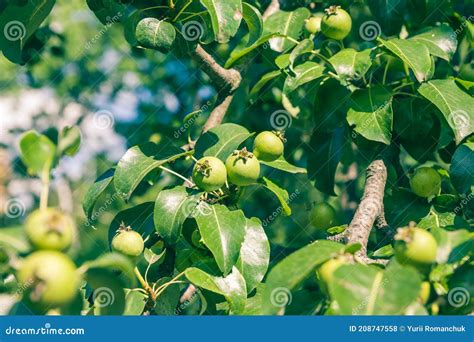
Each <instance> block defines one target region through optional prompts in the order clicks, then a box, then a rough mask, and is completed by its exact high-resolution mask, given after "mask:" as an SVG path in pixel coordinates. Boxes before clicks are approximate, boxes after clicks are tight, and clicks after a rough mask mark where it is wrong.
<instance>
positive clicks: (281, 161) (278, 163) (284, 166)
mask: <svg viewBox="0 0 474 342" xmlns="http://www.w3.org/2000/svg"><path fill="white" fill-rule="evenodd" d="M260 164H263V165H266V166H269V167H271V168H274V169H278V170H281V171H285V172H288V173H306V169H304V168H302V167H298V166H295V165H292V164H290V163H288V162H287V161H286V160H285V158H284V157H283V156H281V157H280V158H278V159H276V160H274V161H270V162H266V161H263V160H261V161H260Z"/></svg>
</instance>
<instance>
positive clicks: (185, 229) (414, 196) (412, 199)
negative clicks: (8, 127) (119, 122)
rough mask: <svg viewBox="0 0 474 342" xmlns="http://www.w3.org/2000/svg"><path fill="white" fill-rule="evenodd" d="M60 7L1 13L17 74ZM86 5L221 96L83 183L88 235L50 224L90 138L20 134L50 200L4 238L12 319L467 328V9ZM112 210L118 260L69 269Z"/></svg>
mask: <svg viewBox="0 0 474 342" xmlns="http://www.w3.org/2000/svg"><path fill="white" fill-rule="evenodd" d="M54 2H55V1H54V0H51V1H50V0H48V1H44V0H43V1H35V0H30V1H18V0H17V1H10V2H8V3H7V4H5V5H1V7H0V27H4V28H5V34H4V35H3V36H0V49H1V51H2V52H3V54H4V56H5V57H6V58H8V59H9V60H10V61H12V62H15V63H18V64H25V63H29V62H30V58H31V55H32V49H33V50H34V49H37V48H38V47H37V46H36V47H35V39H34V37H35V32H36V31H37V30H38V28H39V26H40V25H41V23H42V22H43V21H44V20H45V19H46V18H47V17H48V14H49V12H50V11H51V10H52V8H53V6H54ZM87 6H88V8H89V9H90V10H91V11H92V12H93V13H94V14H95V16H96V17H97V18H98V20H99V21H100V22H101V23H102V24H103V25H106V26H107V27H109V26H113V27H114V28H115V27H116V26H120V29H123V38H124V39H125V40H126V41H127V42H128V44H130V46H131V47H132V49H133V51H138V50H143V49H146V50H148V51H150V50H156V52H155V53H160V54H169V56H170V58H175V59H177V60H180V61H188V60H192V61H193V62H194V63H195V64H194V67H195V69H196V70H195V71H196V72H198V71H199V69H200V70H201V71H203V72H204V73H205V74H207V76H205V77H203V81H204V82H208V83H209V84H210V85H211V86H213V87H214V88H215V89H216V91H217V96H216V99H215V102H214V103H212V104H210V105H209V106H206V108H201V109H199V110H198V111H196V112H192V113H189V114H187V113H184V114H185V115H183V122H182V123H181V126H180V127H179V128H178V129H175V131H174V133H173V132H171V133H170V131H171V130H170V131H168V132H167V134H162V135H160V137H159V138H158V139H150V141H148V140H149V139H147V138H144V139H143V141H142V142H141V143H140V144H138V145H135V146H131V147H130V148H129V149H128V151H127V152H126V153H125V154H124V155H123V156H122V158H121V159H120V161H119V162H118V163H117V164H116V165H111V168H110V169H109V170H107V172H105V173H104V174H103V175H101V176H100V177H98V179H97V180H96V181H95V182H94V183H93V184H90V185H88V186H89V190H88V192H87V194H86V195H85V197H84V198H83V199H82V206H83V209H84V213H85V223H84V218H83V217H82V219H81V220H78V222H77V226H78V227H75V224H74V223H73V221H72V220H71V217H69V216H68V215H67V214H65V213H62V212H61V211H59V210H58V209H54V208H51V207H49V208H48V186H49V183H50V181H51V176H52V171H53V170H54V168H55V167H56V166H57V164H58V162H59V161H60V160H61V158H67V157H71V156H74V155H75V153H77V151H78V150H79V148H80V144H81V134H80V132H79V131H78V129H77V127H66V128H64V129H63V130H62V131H60V132H59V133H58V134H56V135H55V136H51V135H50V134H49V135H48V134H46V133H44V132H36V131H28V132H25V133H23V134H22V136H21V139H20V142H19V147H20V152H21V160H22V163H23V164H24V166H25V167H26V168H27V170H28V172H29V174H30V175H31V176H32V177H39V178H40V179H41V181H42V184H43V191H42V194H41V200H40V208H39V209H38V210H37V211H35V212H33V213H31V214H30V215H29V217H28V219H27V220H26V223H25V227H24V228H23V227H22V228H21V229H10V230H9V229H2V233H1V235H0V245H1V246H2V251H1V262H2V268H1V278H2V280H3V281H4V285H2V291H5V292H10V293H15V291H16V293H18V294H19V295H18V296H17V297H16V298H15V300H16V301H17V303H16V305H15V306H14V307H13V309H12V310H11V313H12V314H22V313H31V312H33V313H40V314H44V313H56V312H57V313H61V314H90V315H105V314H126V315H141V314H144V313H147V314H157V315H175V314H235V315H260V314H327V315H339V314H341V315H351V314H360V315H363V314H367V315H372V314H377V315H393V314H433V315H436V314H468V313H472V311H473V310H474V268H473V264H472V261H471V255H472V251H473V247H474V245H473V235H472V222H473V221H472V218H473V213H474V207H473V203H474V202H473V201H472V196H473V194H472V191H473V185H474V169H473V166H474V141H473V140H472V133H473V131H474V99H473V89H474V88H473V85H474V76H473V75H474V73H473V72H474V70H473V69H472V68H473V67H472V47H473V35H474V26H473V23H472V17H468V13H472V7H471V8H470V9H469V7H468V5H466V4H464V3H463V2H462V1H453V2H452V3H451V2H442V3H440V4H435V3H433V2H431V1H414V0H400V1H397V2H395V4H389V3H388V2H385V3H383V2H380V1H371V0H367V1H359V2H351V1H339V2H335V3H332V2H314V1H291V0H288V1H286V0H285V1H280V2H278V1H271V2H270V1H259V0H257V1H252V0H248V1H242V0H200V1H199V0H166V1H165V0H162V1H160V0H128V1H127V0H87ZM469 10H471V12H469ZM65 25H67V23H65ZM156 81H157V82H158V81H159V80H156ZM186 114H187V115H186ZM206 114H208V119H207V121H206V122H205V123H204V125H202V127H201V125H199V124H197V123H196V118H199V117H201V116H205V115H206ZM158 115H159V114H158ZM224 115H225V117H224ZM198 122H199V120H198ZM223 122H224V123H223ZM262 122H264V124H262ZM183 127H185V128H183ZM174 128H176V127H174ZM138 134H140V132H139V129H138ZM374 166H377V167H374ZM366 168H368V171H367V186H366V187H365V192H364V175H365V169H366ZM372 181H373V183H370V182H372ZM370 184H375V185H374V186H373V187H371V185H370ZM378 188H381V191H379V190H377V189H378ZM107 196H109V198H112V199H113V200H114V201H120V202H121V203H123V205H124V206H123V210H121V211H119V212H111V213H110V214H111V215H112V217H113V219H112V220H111V223H110V227H108V230H107V231H106V232H104V234H105V235H107V237H108V241H109V244H110V251H107V252H105V253H103V254H102V255H101V256H99V257H97V258H96V259H92V260H74V261H73V260H72V259H73V257H72V256H68V250H69V249H70V248H74V247H71V245H73V244H74V241H73V240H74V236H73V235H74V234H77V229H79V230H90V229H101V230H104V227H102V226H100V225H98V224H97V222H96V221H97V213H98V212H100V213H101V214H102V213H103V212H106V211H108V210H109V209H108V206H107V205H105V204H103V203H104V202H103V201H104V197H107ZM315 199H317V202H318V203H314V202H315ZM78 200H79V199H78ZM356 202H357V203H360V206H359V209H358V211H357V213H356V215H355V216H354V219H353V220H351V218H352V216H353V215H354V210H355V208H356V207H357V205H356ZM269 206H270V208H268V207H269ZM96 225H97V227H95V226H96ZM372 226H374V229H372ZM375 226H376V227H375ZM71 231H73V232H71ZM359 231H363V235H366V237H367V239H364V238H360V237H358V236H359V235H358V233H357V232H359ZM79 234H82V233H81V232H79Z"/></svg>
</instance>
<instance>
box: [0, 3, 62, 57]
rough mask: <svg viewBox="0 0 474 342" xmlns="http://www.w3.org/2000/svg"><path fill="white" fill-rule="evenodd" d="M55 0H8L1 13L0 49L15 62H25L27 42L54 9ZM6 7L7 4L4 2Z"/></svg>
mask: <svg viewBox="0 0 474 342" xmlns="http://www.w3.org/2000/svg"><path fill="white" fill-rule="evenodd" d="M55 2H56V1H55V0H28V1H23V2H21V1H8V2H6V3H7V4H6V8H3V10H2V12H1V13H0V28H1V34H0V51H3V54H4V56H5V57H6V58H8V59H9V60H10V61H12V62H13V63H22V64H23V63H25V62H26V61H24V60H23V56H22V55H23V51H24V48H25V43H26V42H27V41H28V39H29V38H30V37H31V35H32V34H33V33H34V32H35V31H36V30H37V29H38V27H39V26H40V25H41V23H42V22H43V21H44V19H46V17H47V16H48V14H49V13H50V12H51V10H52V9H53V6H54V4H55ZM2 7H5V4H4V3H3V4H2Z"/></svg>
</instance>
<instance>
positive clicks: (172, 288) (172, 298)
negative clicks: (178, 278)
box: [154, 277, 180, 316]
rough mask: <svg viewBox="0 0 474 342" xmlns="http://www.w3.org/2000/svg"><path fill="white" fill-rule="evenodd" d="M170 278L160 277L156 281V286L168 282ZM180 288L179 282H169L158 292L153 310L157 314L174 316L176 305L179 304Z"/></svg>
mask: <svg viewBox="0 0 474 342" xmlns="http://www.w3.org/2000/svg"><path fill="white" fill-rule="evenodd" d="M170 280H171V278H169V277H165V278H161V279H160V280H159V281H157V282H156V284H157V286H159V285H163V284H165V283H167V282H169V281H170ZM179 298H180V290H179V284H171V285H168V286H167V287H166V289H165V290H164V291H163V292H162V293H161V294H160V296H159V297H158V298H157V300H156V304H155V309H154V312H155V314H157V315H166V316H174V315H176V307H177V306H178V304H179Z"/></svg>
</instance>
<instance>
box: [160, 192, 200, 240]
mask: <svg viewBox="0 0 474 342" xmlns="http://www.w3.org/2000/svg"><path fill="white" fill-rule="evenodd" d="M198 201H199V196H191V195H190V190H189V189H187V188H186V187H185V186H177V187H174V188H172V189H167V190H162V191H160V193H159V194H158V196H157V197H156V201H155V210H154V220H153V221H154V222H155V229H156V231H157V232H158V234H159V235H160V236H161V237H162V238H163V240H165V242H167V243H169V244H174V243H176V242H177V241H178V239H179V237H180V235H181V228H182V225H183V222H184V220H186V218H187V217H188V216H190V215H191V214H192V213H193V211H194V210H195V208H196V206H197V203H198Z"/></svg>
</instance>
